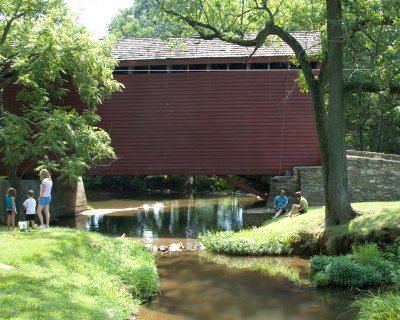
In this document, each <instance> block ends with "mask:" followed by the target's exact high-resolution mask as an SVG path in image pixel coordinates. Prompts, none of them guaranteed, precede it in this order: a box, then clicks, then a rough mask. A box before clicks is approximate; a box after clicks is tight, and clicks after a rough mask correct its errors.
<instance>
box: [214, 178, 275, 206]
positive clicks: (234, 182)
mask: <svg viewBox="0 0 400 320" xmlns="http://www.w3.org/2000/svg"><path fill="white" fill-rule="evenodd" d="M218 177H219V178H221V179H224V180H225V181H227V182H229V183H230V184H232V185H234V186H236V187H238V188H240V189H242V190H244V191H246V192H249V193H252V194H254V195H256V196H259V197H260V198H261V199H263V200H265V201H268V194H267V193H264V192H261V191H258V190H256V189H254V188H252V187H250V186H249V185H247V184H245V183H243V182H241V181H239V180H237V179H234V178H232V177H229V176H218Z"/></svg>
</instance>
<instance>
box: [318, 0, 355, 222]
mask: <svg viewBox="0 0 400 320" xmlns="http://www.w3.org/2000/svg"><path fill="white" fill-rule="evenodd" d="M326 6H327V26H328V34H327V36H328V55H327V57H328V58H327V59H328V61H327V63H328V64H327V81H328V90H329V100H328V104H329V106H328V114H327V117H328V119H327V120H328V121H327V130H328V135H327V138H328V139H329V143H327V148H323V149H321V150H322V152H324V153H326V152H328V155H323V156H322V158H323V160H324V159H325V161H327V162H325V163H323V167H324V168H323V175H324V186H325V197H326V199H325V204H326V207H325V225H326V226H332V225H337V224H342V223H346V222H348V221H349V220H350V219H351V218H352V217H353V216H354V212H353V210H352V208H351V205H350V202H349V198H348V189H347V186H348V179H347V159H346V147H345V140H344V137H345V114H346V109H345V101H344V91H343V46H342V41H343V30H342V6H341V0H326Z"/></svg>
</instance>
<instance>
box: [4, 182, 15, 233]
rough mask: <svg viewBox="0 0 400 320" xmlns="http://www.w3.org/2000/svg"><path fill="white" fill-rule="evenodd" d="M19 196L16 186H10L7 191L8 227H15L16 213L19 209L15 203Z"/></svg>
mask: <svg viewBox="0 0 400 320" xmlns="http://www.w3.org/2000/svg"><path fill="white" fill-rule="evenodd" d="M16 198H17V191H16V190H15V189H14V188H9V189H8V190H7V193H6V214H7V227H8V230H10V227H12V228H13V230H14V229H15V215H16V214H17V209H16V205H15V199H16Z"/></svg>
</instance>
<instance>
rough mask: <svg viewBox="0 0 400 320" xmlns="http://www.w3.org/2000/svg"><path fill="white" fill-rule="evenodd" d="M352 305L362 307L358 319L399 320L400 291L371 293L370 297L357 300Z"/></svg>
mask: <svg viewBox="0 0 400 320" xmlns="http://www.w3.org/2000/svg"><path fill="white" fill-rule="evenodd" d="M352 306H353V307H356V308H359V309H360V310H359V312H358V315H357V319H358V320H370V319H374V320H397V319H399V314H400V295H399V293H398V292H394V293H392V292H390V293H387V294H380V293H378V294H373V293H369V297H368V298H364V299H360V300H356V301H355V302H354V303H353V304H352Z"/></svg>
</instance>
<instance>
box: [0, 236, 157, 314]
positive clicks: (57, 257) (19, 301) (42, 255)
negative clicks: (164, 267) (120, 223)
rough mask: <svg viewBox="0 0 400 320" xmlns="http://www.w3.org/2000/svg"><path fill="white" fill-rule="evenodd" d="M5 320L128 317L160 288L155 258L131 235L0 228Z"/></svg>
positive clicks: (0, 301)
mask: <svg viewBox="0 0 400 320" xmlns="http://www.w3.org/2000/svg"><path fill="white" fill-rule="evenodd" d="M0 252H1V256H0V263H3V264H6V265H9V266H11V267H12V268H13V269H11V270H4V269H0V277H1V284H0V315H1V317H4V318H5V319H124V320H125V319H127V318H129V317H130V316H131V315H132V314H133V313H135V312H136V310H137V308H138V306H139V304H140V302H141V301H142V300H145V299H148V298H149V297H151V296H152V295H154V294H155V293H156V292H157V290H158V286H159V279H158V275H157V270H156V267H155V261H154V257H153V256H152V255H151V254H150V253H149V252H148V251H147V250H146V249H145V247H144V246H143V245H142V244H140V243H138V242H136V241H132V240H128V239H111V238H108V237H105V236H101V235H99V234H94V233H89V232H82V231H77V230H72V229H63V228H51V229H49V230H42V231H37V230H34V231H31V232H26V233H22V232H19V231H15V232H9V231H7V230H6V229H5V228H1V229H0Z"/></svg>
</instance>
